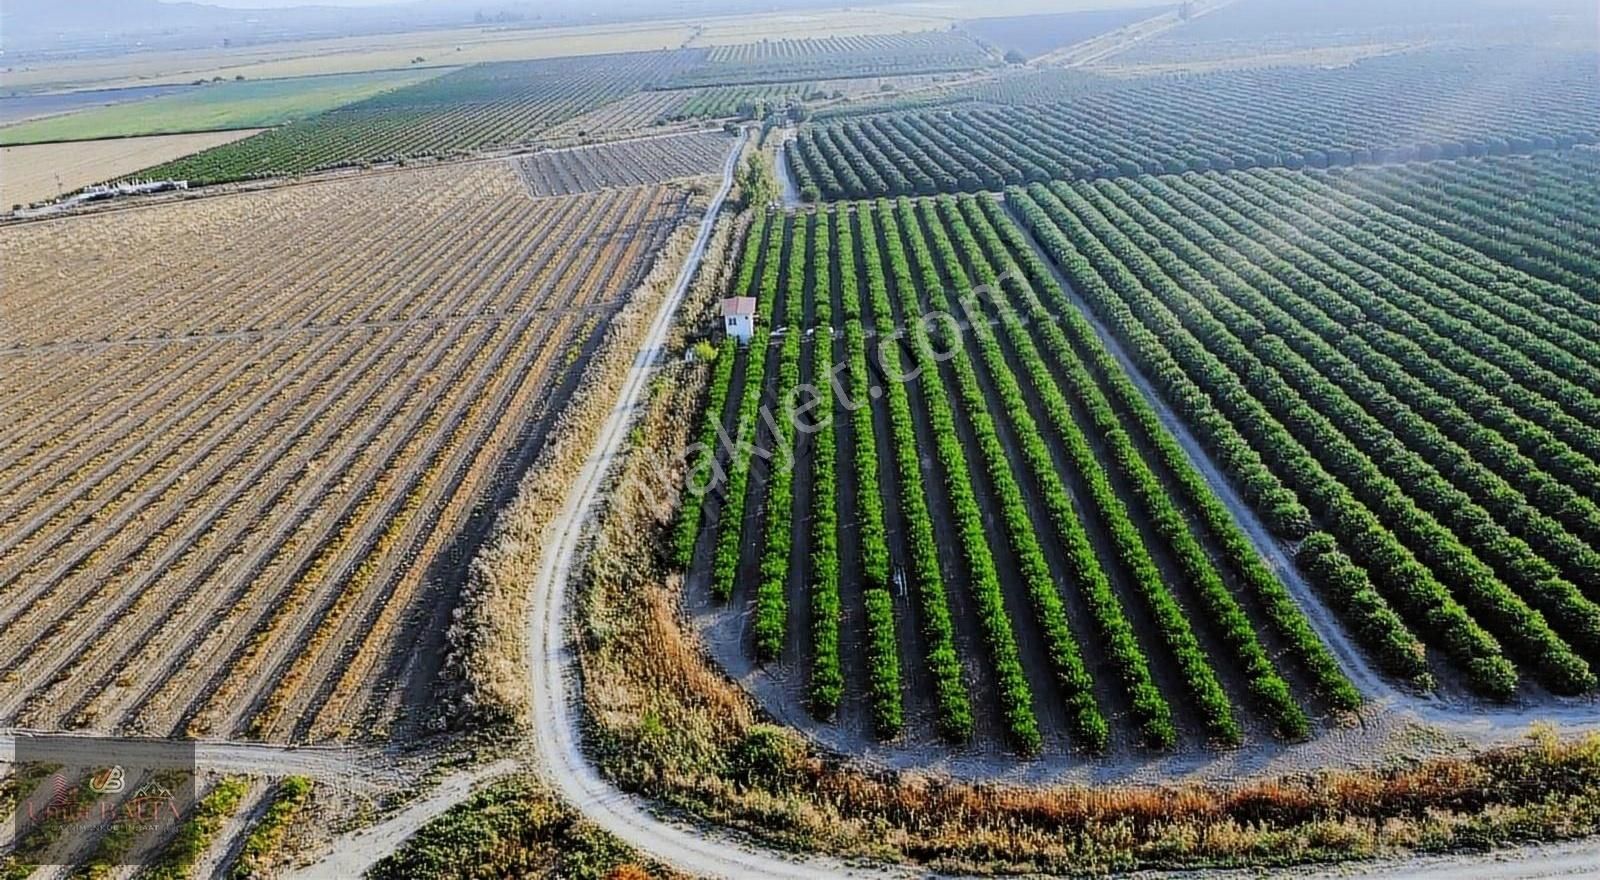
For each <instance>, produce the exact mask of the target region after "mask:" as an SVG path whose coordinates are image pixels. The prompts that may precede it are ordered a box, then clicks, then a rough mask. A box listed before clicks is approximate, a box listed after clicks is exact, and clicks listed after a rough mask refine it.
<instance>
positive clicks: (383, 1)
mask: <svg viewBox="0 0 1600 880" xmlns="http://www.w3.org/2000/svg"><path fill="white" fill-rule="evenodd" d="M161 2H162V3H177V2H180V0H161ZM196 2H199V3H203V4H205V5H207V6H226V7H228V8H230V9H287V8H289V7H291V6H388V5H392V4H394V3H396V2H404V0H196Z"/></svg>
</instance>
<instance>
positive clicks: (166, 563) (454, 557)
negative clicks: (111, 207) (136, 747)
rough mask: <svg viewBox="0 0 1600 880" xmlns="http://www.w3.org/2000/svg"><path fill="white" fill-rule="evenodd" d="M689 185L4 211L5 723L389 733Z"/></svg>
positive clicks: (468, 188)
mask: <svg viewBox="0 0 1600 880" xmlns="http://www.w3.org/2000/svg"><path fill="white" fill-rule="evenodd" d="M687 204H688V196H687V195H686V194H685V193H684V192H683V191H681V190H678V189H673V188H668V187H662V186H654V187H643V188H637V189H629V190H611V191H607V192H604V193H596V194H593V195H585V196H578V197H573V198H562V199H531V198H529V197H528V195H527V193H526V190H525V189H524V187H523V185H522V183H521V181H520V180H519V178H518V176H517V175H516V173H515V172H514V171H512V170H511V168H510V166H508V165H507V164H505V163H482V164H472V165H458V166H454V167H450V168H441V169H433V170H427V171H412V172H405V173H394V174H382V175H372V176H368V177H364V178H359V179H354V180H346V181H338V182H328V183H322V184H315V185H307V186H297V187H286V188H279V189H274V190H268V191H262V192H257V193H249V194H236V195H231V196H221V197H216V198H209V199H198V200H193V201H187V202H183V203H179V204H175V205H169V206H164V207H160V208H154V209H140V210H126V211H116V212H109V213H106V214H101V215H97V216H94V217H88V218H70V219H63V220H57V221H51V222H46V223H34V224H23V225H16V226H11V227H8V228H5V229H3V230H0V251H3V253H4V257H3V258H0V259H3V263H0V272H3V274H4V276H5V277H6V281H7V296H6V299H5V304H4V314H0V409H4V410H5V411H6V412H7V415H8V417H7V419H6V420H5V427H4V428H3V432H4V434H5V439H4V441H3V442H0V450H3V451H0V487H3V488H0V499H3V500H0V632H3V633H4V634H5V635H4V638H3V639H0V726H28V727H42V728H55V727H66V728H88V729H93V730H102V731H113V732H130V733H131V732H140V733H149V734H163V735H165V734H175V733H189V734H194V735H212V736H250V737H260V738H264V739H269V740H273V741H278V740H305V739H317V740H322V739H329V738H341V737H344V736H347V735H348V734H349V733H350V732H351V731H352V730H359V731H362V732H363V733H368V732H371V733H375V734H380V735H381V734H382V733H384V732H385V731H388V732H392V733H396V734H397V735H398V734H401V733H403V732H404V731H405V729H406V728H405V727H403V726H401V727H393V726H391V722H393V721H394V720H395V719H396V717H397V716H398V717H399V718H400V719H401V721H402V724H403V722H405V721H411V720H415V716H414V715H411V714H409V713H407V712H406V710H407V709H408V708H411V707H417V706H424V705H426V703H427V701H428V697H429V694H430V691H431V688H430V685H431V683H432V681H433V678H434V674H435V672H436V669H437V663H438V659H437V652H436V651H435V650H434V649H435V648H436V647H437V645H436V644H435V643H436V642H437V641H438V640H440V639H442V632H443V630H444V629H445V624H446V623H447V618H448V614H449V611H450V602H451V599H452V598H453V596H454V594H455V592H456V590H457V589H458V583H457V581H458V580H459V578H461V577H462V576H463V572H464V570H465V568H466V565H465V560H467V559H470V558H471V557H472V556H473V555H474V554H475V552H476V548H477V542H478V541H479V540H480V539H481V534H482V532H483V531H484V530H485V529H486V528H487V526H488V524H489V522H490V521H491V520H492V518H493V513H494V508H495V507H496V506H497V505H498V504H499V503H501V502H502V501H503V496H504V495H505V494H506V493H507V492H510V491H511V490H512V489H513V488H514V485H515V483H516V479H515V477H516V474H517V473H518V472H520V471H521V470H522V469H524V468H526V467H527V466H528V463H529V462H531V461H533V460H534V458H535V457H536V455H537V453H538V451H539V449H540V447H541V444H542V442H543V433H542V432H543V431H544V430H545V429H546V428H547V427H548V426H549V425H550V424H551V422H552V420H553V419H554V418H555V417H556V415H557V413H558V411H559V409H560V407H561V405H562V402H563V401H564V400H565V399H566V397H567V396H568V395H569V394H570V393H571V390H572V385H573V384H574V381H575V379H576V377H577V375H578V374H579V372H580V371H581V369H582V366H583V363H584V361H585V360H586V357H587V354H588V352H589V351H590V350H591V347H592V346H593V345H594V344H595V343H596V342H597V340H598V339H599V337H600V335H601V334H603V333H604V331H605V328H606V326H607V322H608V319H609V317H610V316H611V315H612V314H613V313H614V312H615V310H616V309H618V308H619V307H620V305H621V302H622V300H623V299H624V298H625V296H626V295H627V294H628V293H629V292H630V291H631V290H633V289H634V287H635V286H636V285H637V283H638V281H639V279H640V278H641V277H642V276H643V275H644V274H645V273H646V272H647V270H648V267H649V265H650V263H651V259H652V255H653V254H654V253H655V251H656V250H657V248H658V247H659V246H660V245H661V243H662V242H663V241H664V240H665V239H666V238H667V237H668V236H669V235H670V234H671V232H672V230H673V229H674V228H676V227H677V225H678V224H679V221H680V220H681V219H682V218H683V217H684V215H685V211H686V209H687Z"/></svg>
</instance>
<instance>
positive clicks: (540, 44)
mask: <svg viewBox="0 0 1600 880" xmlns="http://www.w3.org/2000/svg"><path fill="white" fill-rule="evenodd" d="M1074 2H1088V0H1074ZM1094 2H1095V3H1098V4H1101V5H1104V4H1105V3H1107V2H1108V0H1094ZM1115 2H1124V0H1115ZM1126 2H1133V0H1126ZM1048 7H1049V4H1048V3H1046V2H1045V0H1002V2H1001V3H1000V5H999V6H997V7H996V8H994V9H992V10H991V9H988V8H986V9H985V11H984V12H983V14H985V15H1000V14H1017V13H1021V12H1039V11H1047V10H1048ZM970 17H971V12H970V10H968V11H963V10H962V9H961V7H960V6H959V5H958V4H956V3H953V2H949V0H943V2H925V3H908V4H900V5H896V6H886V7H879V8H876V9H870V10H868V9H847V8H840V9H822V10H815V11H811V12H806V13H762V14H754V15H730V16H714V17H708V18H697V19H683V20H677V21H650V22H625V23H620V24H607V25H586V26H580V27H562V28H541V29H504V30H495V29H484V28H460V29H455V30H432V31H416V32H410V33H401V34H384V35H380V36H370V37H346V38H339V39H327V40H310V41H303V42H292V43H267V44H262V45H259V46H252V47H249V48H243V49H228V50H210V49H208V50H203V51H188V52H150V53H140V54H137V55H128V56H120V57H114V58H94V59H85V60H74V61H65V62H62V63H59V64H45V65H40V66H37V67H24V68H20V69H16V70H12V71H9V72H7V74H6V84H7V86H8V87H10V88H35V87H47V86H48V87H60V88H66V87H72V88H84V87H87V86H89V85H98V86H102V87H110V86H129V85H156V84H164V83H182V82H189V81H191V80H195V79H199V78H201V77H205V78H210V77H213V76H221V77H224V78H232V77H233V76H235V75H239V74H242V75H244V76H246V77H248V78H251V79H260V78H265V77H284V76H307V75H311V74H324V73H355V72H359V71H366V70H386V69H392V68H403V67H407V66H410V65H411V63H412V60H413V59H415V58H417V57H419V56H420V57H422V58H423V59H425V61H424V62H423V63H424V64H428V65H461V64H475V63H478V62H484V61H519V60H526V59H533V58H555V57H564V56H572V55H589V54H595V53H604V52H632V51H643V50H651V49H662V48H676V47H679V46H683V45H689V46H716V45H730V44H735V43H746V42H753V41H758V40H763V39H780V38H790V39H797V38H801V37H823V36H840V35H851V34H884V33H900V32H905V31H924V30H933V29H943V28H948V27H949V26H950V25H951V23H952V22H953V21H956V20H959V19H962V18H970Z"/></svg>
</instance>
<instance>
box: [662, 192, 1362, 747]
mask: <svg viewBox="0 0 1600 880" xmlns="http://www.w3.org/2000/svg"><path fill="white" fill-rule="evenodd" d="M732 292H734V293H742V294H751V295H754V296H756V297H757V300H758V308H759V311H760V324H761V325H762V327H763V329H761V330H758V331H757V333H756V336H755V339H754V341H753V344H752V345H751V346H750V347H749V348H747V349H743V350H742V351H739V353H738V357H739V361H740V363H739V365H738V366H734V365H732V364H731V363H730V361H732V360H733V359H734V358H733V356H734V354H735V352H736V350H735V349H734V348H732V347H731V346H730V347H727V348H725V354H727V355H729V357H727V358H719V363H718V368H719V369H718V372H717V374H716V375H715V377H714V380H713V384H712V393H711V398H712V400H711V404H710V405H709V406H708V409H707V414H706V417H705V419H706V421H705V424H704V426H703V428H702V436H703V437H706V438H713V437H715V436H717V434H718V426H719V425H721V426H722V428H723V429H724V430H725V431H726V433H727V435H728V436H730V437H734V438H737V439H738V441H739V442H738V443H735V444H732V447H733V451H732V452H731V454H729V455H727V456H726V458H727V461H726V462H725V463H723V464H722V465H721V468H720V469H721V470H723V471H725V472H726V473H727V475H728V478H727V480H726V482H725V485H718V486H716V487H714V491H713V493H712V494H710V495H708V496H707V500H706V501H705V502H703V503H697V504H690V505H688V506H686V507H685V508H684V514H683V516H682V518H681V519H680V520H679V522H678V526H677V528H678V531H677V537H676V545H675V547H674V552H675V554H676V556H677V561H678V562H679V563H680V564H683V565H685V566H688V567H689V569H690V572H691V574H690V582H691V585H693V584H696V583H698V584H701V585H702V588H703V589H705V590H706V591H707V592H708V593H709V594H710V595H711V596H713V597H714V598H715V600H716V601H718V602H722V603H731V604H730V605H729V607H732V608H741V607H746V606H749V607H751V608H752V609H753V610H752V612H751V613H752V617H753V623H752V625H751V628H750V632H751V641H750V642H749V644H748V646H747V649H748V650H749V651H751V652H753V654H754V655H755V657H756V658H757V659H758V660H759V661H761V662H764V663H782V664H785V665H791V664H792V665H794V666H795V667H797V668H802V669H807V670H809V672H808V675H807V680H806V687H805V700H806V702H807V703H808V704H809V706H810V709H811V711H812V713H813V714H814V715H815V716H816V717H818V718H819V719H832V718H834V717H835V715H836V713H838V712H839V711H840V706H841V703H842V702H843V701H844V700H845V699H847V698H849V697H852V696H856V695H862V694H865V695H867V697H868V701H867V702H868V703H869V704H870V718H866V717H861V718H856V719H853V723H858V724H860V725H862V726H863V727H866V726H868V725H870V729H872V730H874V731H875V732H876V733H877V734H878V735H879V736H882V737H886V738H893V737H896V736H897V735H899V734H901V733H902V732H903V731H905V729H906V728H907V727H908V726H911V725H914V724H919V723H925V722H924V721H912V720H909V719H931V723H932V724H933V725H934V726H935V727H936V728H937V731H938V733H940V734H942V735H943V736H944V737H945V738H946V739H948V740H950V741H953V742H965V741H967V740H969V739H971V738H973V737H975V736H977V737H981V738H995V739H1000V740H1003V741H1005V742H1007V743H1009V744H1010V745H1011V746H1012V747H1014V748H1016V749H1018V750H1020V751H1022V752H1025V753H1032V752H1037V751H1041V750H1045V751H1060V750H1061V749H1063V748H1069V749H1075V750H1079V751H1087V752H1100V751H1104V750H1106V749H1108V748H1111V747H1113V746H1114V745H1115V744H1118V743H1121V744H1128V743H1133V744H1142V745H1144V746H1146V747H1149V748H1154V749H1158V750H1159V749H1169V748H1174V747H1177V746H1179V745H1191V746H1192V745H1195V744H1199V743H1212V744H1222V745H1233V744H1237V743H1239V742H1240V741H1241V740H1243V739H1244V738H1246V737H1247V736H1248V735H1250V734H1251V733H1252V732H1263V733H1264V734H1265V735H1267V736H1276V737H1281V738H1285V739H1290V740H1293V739H1299V738H1303V737H1305V736H1307V735H1308V734H1309V733H1310V731H1311V730H1312V729H1313V726H1314V723H1315V718H1316V717H1318V716H1320V715H1322V714H1324V713H1326V712H1327V711H1329V710H1338V709H1349V708H1352V707H1353V706H1355V705H1357V704H1358V703H1359V701H1360V698H1359V695H1358V694H1357V692H1356V691H1355V689H1354V688H1353V687H1352V686H1351V685H1350V683H1349V682H1348V681H1347V680H1346V679H1345V678H1344V675H1343V673H1342V672H1341V671H1340V670H1339V667H1338V665H1337V664H1336V663H1335V662H1334V660H1333V658H1332V657H1331V655H1330V654H1329V653H1328V649H1327V648H1326V647H1325V646H1324V644H1323V643H1322V641H1321V640H1320V639H1319V638H1318V637H1317V636H1316V635H1315V633H1314V632H1313V630H1312V628H1311V627H1310V625H1309V624H1308V623H1307V621H1306V619H1305V617H1304V615H1303V613H1302V611H1301V610H1300V608H1299V606H1298V605H1297V604H1296V603H1295V601H1294V600H1293V599H1292V598H1291V597H1290V595H1289V593H1288V592H1287V590H1286V588H1285V587H1284V585H1283V584H1282V583H1281V582H1280V581H1279V580H1278V578H1277V577H1276V576H1275V575H1274V574H1273V573H1272V572H1271V570H1270V569H1268V568H1267V567H1266V566H1265V565H1264V564H1263V562H1262V560H1261V557H1260V556H1259V555H1257V552H1256V550H1255V548H1254V547H1253V546H1252V545H1251V544H1250V542H1249V541H1248V540H1247V539H1246V538H1245V537H1244V535H1243V533H1242V532H1241V530H1240V527H1239V525H1238V524H1237V523H1236V522H1235V520H1234V519H1233V518H1232V516H1231V515H1230V514H1229V512H1228V510H1227V509H1226V508H1225V507H1224V506H1223V505H1222V503H1221V502H1220V501H1219V500H1218V499H1217V497H1216V496H1215V495H1214V494H1213V493H1212V490H1211V489H1210V488H1209V486H1208V484H1207V483H1206V481H1205V480H1204V479H1202V478H1201V477H1200V475H1199V473H1198V472H1197V471H1196V470H1195V468H1194V466H1193V464H1192V463H1191V461H1190V459H1189V458H1188V457H1186V455H1185V453H1184V452H1183V451H1182V450H1181V449H1180V448H1179V446H1178V444H1177V443H1176V441H1175V440H1174V439H1173V437H1172V436H1171V435H1170V434H1169V433H1167V431H1166V430H1165V429H1164V428H1163V427H1162V426H1161V422H1160V420H1159V418H1158V417H1157V416H1156V414H1155V412H1154V411H1153V410H1152V409H1151V407H1150V404H1149V403H1148V402H1146V400H1145V399H1144V398H1143V397H1141V396H1140V393H1139V392H1138V391H1137V390H1136V389H1135V387H1134V384H1133V383H1132V381H1131V380H1130V378H1129V376H1128V375H1127V374H1126V373H1124V372H1123V371H1122V369H1121V368H1120V367H1119V366H1118V364H1117V362H1116V360H1115V359H1114V358H1113V357H1112V356H1111V355H1110V354H1109V353H1108V352H1107V350H1106V349H1105V348H1104V347H1103V346H1102V345H1101V343H1100V341H1099V338H1098V337H1097V336H1096V334H1095V331H1094V329H1093V328H1092V326H1091V325H1090V323H1089V322H1088V321H1087V320H1086V319H1085V318H1084V317H1083V316H1082V315H1080V314H1079V313H1078V312H1076V311H1075V310H1074V308H1073V307H1072V306H1070V305H1069V304H1068V303H1067V301H1066V299H1065V296H1064V294H1063V291H1062V289H1061V288H1060V287H1059V286H1058V285H1057V284H1056V282H1055V280H1054V278H1053V276H1052V275H1051V273H1050V270H1049V269H1048V268H1047V267H1046V265H1045V264H1044V263H1043V261H1042V260H1041V259H1040V258H1039V257H1038V256H1037V254H1036V253H1035V252H1034V250H1033V249H1032V247H1031V246H1030V245H1029V244H1028V243H1027V236H1026V234H1025V233H1024V232H1023V231H1022V230H1021V229H1020V228H1018V227H1017V226H1015V225H1013V223H1012V221H1011V220H1010V219H1009V218H1008V216H1007V215H1006V213H1005V210H1004V209H1003V208H1002V207H1001V205H1000V204H999V203H998V202H996V201H994V200H992V199H990V198H987V197H984V198H972V197H963V198H961V199H959V200H957V199H953V198H948V197H946V198H942V199H939V200H921V201H912V200H907V199H902V200H900V201H899V202H894V203H891V202H885V201H880V202H878V203H876V204H873V203H865V202H863V203H856V204H853V205H841V206H838V207H836V208H834V209H832V210H825V211H821V212H818V213H775V214H772V215H770V216H768V217H766V218H764V219H758V221H757V226H756V228H755V229H754V231H753V232H752V233H751V235H750V236H749V238H748V240H747V246H746V249H745V251H744V258H743V261H742V262H741V264H740V269H739V275H738V278H737V279H736V281H735V283H734V287H733V291H732ZM930 316H931V317H930ZM962 328H965V329H962ZM963 335H966V336H970V338H965V339H961V338H958V337H960V336H963ZM885 340H890V342H888V343H885V342H884V341H885ZM952 351H954V352H956V354H955V355H954V357H945V356H943V354H941V353H948V352H952ZM829 376H834V377H835V379H834V380H833V381H829V380H828V379H827V377H829ZM894 376H914V377H915V378H913V379H911V380H910V381H894V380H892V379H886V378H885V377H894ZM808 389H814V391H808ZM810 393H815V394H818V395H820V403H819V404H817V407H818V408H820V411H821V412H822V413H824V414H832V416H833V418H831V419H827V418H825V416H824V415H818V416H815V417H814V418H805V417H802V418H790V417H788V414H787V413H786V412H784V411H781V408H782V407H784V406H788V405H789V404H785V403H780V402H782V401H795V404H794V405H796V406H807V404H804V403H801V401H805V399H806V398H805V397H804V395H806V394H810ZM796 395H801V396H800V397H798V398H797V397H796ZM763 409H765V410H766V412H768V413H776V415H775V416H774V417H773V418H766V417H764V416H763V415H762V412H763ZM813 421H814V422H816V423H818V424H822V427H821V429H820V430H817V431H813V430H811V429H810V423H811V422H813ZM825 421H826V424H823V423H824V422H825ZM763 425H766V426H767V427H762V426H763ZM774 425H775V426H776V428H774V427H773V426H774ZM755 450H768V451H769V452H771V455H758V454H757V453H756V451H755ZM700 466H701V467H704V465H700ZM713 498H715V499H716V500H715V501H713V500H711V499H713ZM842 722H843V723H847V724H848V723H852V719H842Z"/></svg>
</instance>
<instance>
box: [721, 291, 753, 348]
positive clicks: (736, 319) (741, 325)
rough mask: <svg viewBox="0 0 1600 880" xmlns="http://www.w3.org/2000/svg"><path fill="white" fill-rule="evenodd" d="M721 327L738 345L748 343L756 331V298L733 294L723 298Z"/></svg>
mask: <svg viewBox="0 0 1600 880" xmlns="http://www.w3.org/2000/svg"><path fill="white" fill-rule="evenodd" d="M722 328H723V329H724V330H726V331H727V333H728V335H729V336H730V337H732V338H734V339H737V340H739V344H740V345H744V344H746V343H748V342H749V341H750V337H751V336H753V335H755V332H756V298H755V297H753V296H734V297H729V298H727V299H725V300H723V301H722Z"/></svg>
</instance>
